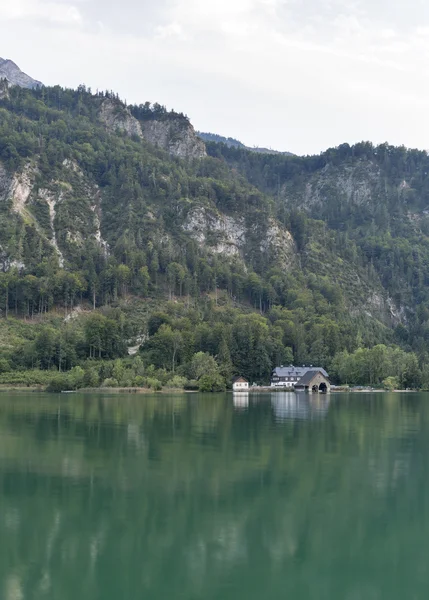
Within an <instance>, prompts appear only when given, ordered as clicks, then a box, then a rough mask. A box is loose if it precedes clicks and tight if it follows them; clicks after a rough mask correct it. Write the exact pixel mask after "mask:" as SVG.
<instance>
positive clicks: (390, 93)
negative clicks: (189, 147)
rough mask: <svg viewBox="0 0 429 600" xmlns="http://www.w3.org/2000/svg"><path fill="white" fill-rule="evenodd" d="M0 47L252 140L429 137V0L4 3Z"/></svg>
mask: <svg viewBox="0 0 429 600" xmlns="http://www.w3.org/2000/svg"><path fill="white" fill-rule="evenodd" d="M0 56H1V57H2V58H10V59H12V60H13V61H15V62H16V63H17V64H18V65H19V66H20V68H21V69H22V70H23V71H25V72H26V73H28V74H29V75H31V76H32V77H34V78H35V79H39V80H41V81H43V82H44V83H45V84H46V85H55V84H60V85H63V86H66V87H76V86H77V85H79V84H81V83H84V84H85V85H87V86H88V87H91V88H92V89H93V90H96V89H112V90H114V91H116V92H118V93H119V95H120V96H121V97H122V98H123V99H126V100H127V102H129V103H134V102H136V103H140V102H145V101H147V100H149V101H151V102H159V103H160V104H164V105H166V106H167V107H168V108H173V109H175V110H177V111H180V112H184V113H185V114H187V115H188V116H189V117H190V119H191V121H192V123H193V125H194V126H195V128H196V129H198V130H200V131H209V132H213V133H218V134H220V135H225V136H231V137H235V138H237V139H239V140H241V141H242V142H243V143H245V144H247V145H249V146H264V147H268V148H273V149H277V150H288V151H291V152H294V153H296V154H314V153H319V152H321V151H323V150H325V149H326V148H328V147H332V146H337V145H339V144H341V143H344V142H348V143H355V142H358V141H361V140H370V141H372V142H374V143H383V142H386V141H387V142H389V143H392V144H395V145H400V144H404V145H406V146H408V147H417V148H421V149H428V148H429V119H428V116H427V115H428V108H429V76H428V75H429V73H428V71H429V2H427V0H120V1H118V0H110V1H109V0H0Z"/></svg>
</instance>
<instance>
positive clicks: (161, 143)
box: [142, 116, 207, 159]
mask: <svg viewBox="0 0 429 600" xmlns="http://www.w3.org/2000/svg"><path fill="white" fill-rule="evenodd" d="M142 129H143V137H144V138H145V140H147V141H148V142H150V143H151V144H153V145H154V146H158V147H159V148H162V149H163V150H166V151H167V152H168V153H169V154H171V155H172V156H177V157H179V158H188V159H198V158H204V157H205V156H207V152H206V145H205V144H204V142H203V141H202V140H201V139H200V138H199V137H198V136H197V134H196V133H195V129H194V128H193V126H192V125H191V123H190V122H189V121H188V120H187V119H185V118H183V117H181V116H177V117H169V118H168V119H160V120H158V119H154V120H150V121H144V122H143V124H142Z"/></svg>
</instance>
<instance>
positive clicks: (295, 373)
mask: <svg viewBox="0 0 429 600" xmlns="http://www.w3.org/2000/svg"><path fill="white" fill-rule="evenodd" d="M309 373H311V374H312V375H311V377H310V375H308V377H306V375H307V374H309ZM316 374H320V376H321V378H320V377H319V379H320V381H319V379H318V381H319V383H318V384H317V390H315V391H329V390H330V387H331V384H330V381H329V375H328V373H327V372H326V371H325V369H323V368H322V367H314V366H313V365H309V366H308V367H306V366H302V367H294V366H293V365H289V366H287V367H284V366H281V367H276V368H275V369H274V370H273V372H272V374H271V387H284V388H287V389H301V390H307V391H312V390H313V387H314V388H315V387H316V381H314V383H312V384H311V385H309V384H308V383H307V380H308V379H309V378H310V383H311V382H312V381H313V379H314V377H315V376H316ZM304 377H305V379H303V378H304ZM322 379H323V380H322Z"/></svg>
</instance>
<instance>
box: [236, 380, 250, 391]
mask: <svg viewBox="0 0 429 600" xmlns="http://www.w3.org/2000/svg"><path fill="white" fill-rule="evenodd" d="M232 389H233V391H234V392H248V391H249V382H248V381H247V379H245V378H244V377H236V378H235V379H234V381H233V383H232Z"/></svg>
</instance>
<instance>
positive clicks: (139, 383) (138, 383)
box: [133, 375, 146, 387]
mask: <svg viewBox="0 0 429 600" xmlns="http://www.w3.org/2000/svg"><path fill="white" fill-rule="evenodd" d="M145 383H146V380H145V378H144V377H142V376H141V375H137V377H134V381H133V385H134V387H144V386H145Z"/></svg>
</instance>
